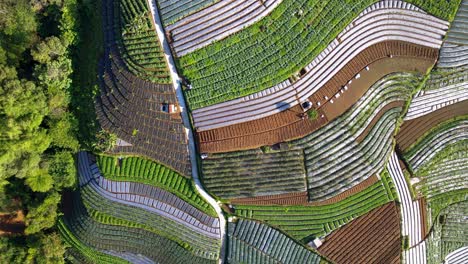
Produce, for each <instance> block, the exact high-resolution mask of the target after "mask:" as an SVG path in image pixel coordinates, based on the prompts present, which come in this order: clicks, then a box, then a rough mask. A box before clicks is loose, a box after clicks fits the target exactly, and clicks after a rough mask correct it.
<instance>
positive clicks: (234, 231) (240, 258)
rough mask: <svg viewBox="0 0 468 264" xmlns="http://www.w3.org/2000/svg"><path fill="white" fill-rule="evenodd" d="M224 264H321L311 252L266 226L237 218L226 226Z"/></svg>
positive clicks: (319, 259)
mask: <svg viewBox="0 0 468 264" xmlns="http://www.w3.org/2000/svg"><path fill="white" fill-rule="evenodd" d="M227 261H228V263H291V264H293V263H313V264H318V263H321V258H320V256H319V255H317V254H315V253H312V252H311V251H309V250H307V249H306V248H304V247H303V246H301V245H299V244H298V243H296V242H295V241H294V240H292V239H291V238H289V237H287V236H286V235H284V234H282V233H281V232H280V231H278V230H275V229H273V228H271V227H269V226H268V225H265V224H263V223H260V222H257V221H251V220H245V219H239V220H237V222H230V223H229V224H228V257H227Z"/></svg>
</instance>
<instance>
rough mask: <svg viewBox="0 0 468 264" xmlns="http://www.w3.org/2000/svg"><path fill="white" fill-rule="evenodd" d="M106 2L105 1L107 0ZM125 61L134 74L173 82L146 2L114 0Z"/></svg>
mask: <svg viewBox="0 0 468 264" xmlns="http://www.w3.org/2000/svg"><path fill="white" fill-rule="evenodd" d="M104 2H105V1H104ZM111 2H113V4H114V9H115V10H116V11H118V12H115V13H114V14H115V17H114V21H113V22H114V24H117V25H120V27H119V30H118V29H116V30H118V31H117V32H118V34H116V35H117V36H120V38H119V39H118V41H119V43H120V44H121V45H119V47H120V48H121V54H122V58H123V59H124V61H125V64H126V66H127V69H128V70H129V71H130V72H132V73H133V74H135V75H137V76H139V77H141V78H143V79H146V80H150V81H154V82H156V83H171V78H170V76H169V70H168V67H167V62H166V59H165V58H164V52H163V51H162V48H161V45H160V44H159V42H158V38H157V36H156V31H155V27H154V25H153V23H152V19H151V13H150V11H149V9H148V4H147V2H146V0H111Z"/></svg>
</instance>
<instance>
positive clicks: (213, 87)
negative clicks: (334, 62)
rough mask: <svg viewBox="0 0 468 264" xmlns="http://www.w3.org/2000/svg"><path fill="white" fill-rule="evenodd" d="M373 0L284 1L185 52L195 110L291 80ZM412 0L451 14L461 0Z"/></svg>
mask: <svg viewBox="0 0 468 264" xmlns="http://www.w3.org/2000/svg"><path fill="white" fill-rule="evenodd" d="M374 2H376V1H374V0H358V1H339V0H329V1H318V0H300V1H295V0H284V1H283V2H282V3H281V4H280V5H279V6H278V7H277V8H275V10H273V12H272V13H271V14H270V15H269V16H266V17H265V18H263V19H262V20H260V21H259V22H257V23H255V24H254V25H252V26H250V27H247V28H246V29H244V30H242V31H240V32H238V33H236V34H233V35H231V36H229V37H227V38H225V39H223V40H220V41H218V42H215V43H213V44H211V45H209V46H207V47H205V48H202V49H199V50H197V51H195V52H193V53H190V54H187V55H185V56H183V57H181V58H180V59H179V61H178V63H179V68H180V69H181V71H182V74H183V75H184V76H185V77H186V78H187V79H188V80H189V81H190V82H191V83H192V86H193V89H191V90H188V91H186V96H187V100H188V102H189V105H190V107H191V109H197V108H201V107H204V106H208V105H212V104H216V103H220V102H223V101H227V100H231V99H234V98H238V97H241V96H245V95H248V94H251V93H254V92H258V91H261V90H263V89H265V88H268V87H271V86H273V85H275V84H277V83H280V82H282V81H284V80H286V79H287V78H289V77H290V76H292V75H293V74H294V73H296V72H298V71H299V70H300V69H302V68H303V67H305V66H306V65H307V64H308V63H310V62H311V61H312V60H313V58H315V56H317V55H318V54H319V53H320V52H321V51H322V50H323V49H324V48H325V47H326V46H327V45H328V44H329V43H330V42H331V41H332V40H333V39H334V38H335V37H336V36H337V35H338V34H339V33H340V32H341V31H342V30H343V29H344V28H345V27H346V26H347V25H348V24H349V23H350V22H351V21H352V20H353V19H354V18H355V17H356V16H357V15H358V14H359V13H360V12H361V11H362V10H364V9H365V8H366V7H368V6H369V5H371V4H372V3H374ZM408 2H410V3H413V2H414V3H416V4H417V5H419V6H420V7H421V8H423V9H424V10H426V11H428V12H429V13H433V14H435V15H437V16H440V17H441V18H444V19H448V18H453V16H454V13H455V11H456V8H457V7H458V4H459V2H460V0H458V1H450V2H446V1H445V0H434V1H419V0H417V1H416V0H415V1H408ZM442 7H444V8H445V9H440V8H442ZM440 10H444V12H442V11H440Z"/></svg>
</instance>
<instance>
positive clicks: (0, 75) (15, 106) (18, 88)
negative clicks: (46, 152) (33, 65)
mask: <svg viewBox="0 0 468 264" xmlns="http://www.w3.org/2000/svg"><path fill="white" fill-rule="evenodd" d="M0 98H2V100H0V138H2V139H18V138H19V137H20V136H22V135H23V134H25V133H31V132H33V131H34V130H35V129H37V128H38V127H39V125H40V124H41V123H42V120H43V118H44V116H45V115H46V114H47V105H46V104H45V102H46V97H45V95H44V93H43V92H42V90H41V89H40V88H38V87H37V86H36V85H34V83H33V82H31V81H26V80H24V79H22V80H19V79H18V78H17V74H16V70H15V69H14V68H10V67H6V66H0Z"/></svg>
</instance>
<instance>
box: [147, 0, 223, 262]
mask: <svg viewBox="0 0 468 264" xmlns="http://www.w3.org/2000/svg"><path fill="white" fill-rule="evenodd" d="M148 4H149V6H150V10H151V13H152V17H153V21H154V23H155V25H156V33H157V34H158V39H159V41H160V42H161V46H162V47H163V49H164V55H165V56H166V60H167V63H168V66H169V71H170V74H171V78H172V82H173V85H174V88H175V90H176V95H177V99H178V101H179V104H180V108H181V115H182V118H183V121H184V126H185V132H186V134H187V137H188V143H189V152H190V161H191V164H192V177H193V180H194V181H195V186H196V188H197V190H198V192H199V193H200V195H201V196H203V198H205V200H207V201H208V202H209V203H210V205H211V206H213V208H214V209H215V211H216V213H217V214H218V218H219V223H220V236H221V243H222V244H221V252H220V260H219V262H220V263H223V262H224V256H225V248H226V219H225V218H224V214H223V211H222V210H221V207H220V206H219V204H218V203H217V202H216V200H215V199H213V197H211V196H210V195H209V194H208V193H207V192H206V191H205V189H204V188H203V185H202V184H201V182H200V177H199V175H198V166H197V152H196V148H195V140H194V137H193V132H192V128H191V125H190V119H189V116H188V113H187V111H186V109H187V107H186V105H185V99H184V94H183V91H182V87H181V80H180V77H179V75H178V74H177V69H176V66H175V62H174V58H173V57H172V52H171V49H170V47H169V43H168V41H167V39H166V35H165V34H164V29H163V26H162V22H161V17H160V15H159V11H158V9H157V7H156V6H157V5H156V2H155V0H148Z"/></svg>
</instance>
